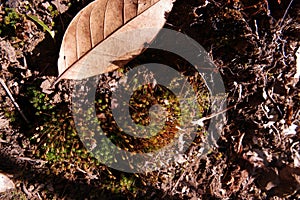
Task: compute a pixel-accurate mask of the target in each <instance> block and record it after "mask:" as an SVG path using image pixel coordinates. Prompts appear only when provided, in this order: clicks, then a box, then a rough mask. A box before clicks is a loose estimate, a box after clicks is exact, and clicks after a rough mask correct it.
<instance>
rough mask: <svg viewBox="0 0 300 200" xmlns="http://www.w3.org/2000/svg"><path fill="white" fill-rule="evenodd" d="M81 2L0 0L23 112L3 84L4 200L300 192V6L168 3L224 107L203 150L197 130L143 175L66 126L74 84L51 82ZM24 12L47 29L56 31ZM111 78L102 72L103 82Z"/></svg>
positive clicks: (6, 75) (8, 66)
mask: <svg viewBox="0 0 300 200" xmlns="http://www.w3.org/2000/svg"><path fill="white" fill-rule="evenodd" d="M89 2H91V1H90V0H79V1H78V0H77V1H76V0H65V1H63V0H55V1H51V0H28V1H20V0H15V1H13V0H7V1H5V0H4V1H2V0H1V5H0V22H1V24H0V31H1V32H0V52H1V53H0V68H1V75H0V78H1V79H3V80H4V82H5V84H6V85H7V87H8V88H9V89H10V91H11V93H12V95H13V97H14V98H15V100H16V102H17V103H18V105H19V106H20V109H21V112H20V111H18V109H17V108H16V107H15V106H14V104H13V102H12V100H11V99H10V98H9V95H8V94H7V93H6V92H5V90H4V88H3V87H1V86H0V102H1V107H0V139H1V140H0V172H4V173H6V174H10V175H12V176H11V177H12V180H13V182H14V183H15V185H16V189H14V190H10V191H7V192H6V193H2V194H0V198H1V199H193V200H196V199H299V198H300V153H299V151H300V143H299V140H300V120H299V119H300V117H299V115H300V82H299V77H295V76H294V75H295V74H296V69H297V66H296V65H297V63H296V52H297V50H298V49H299V46H300V42H299V41H300V16H299V13H300V4H299V1H297V0H294V1H290V0H282V1H280V0H254V1H248V0H235V1H230V0H229V1H221V0H215V1H204V0H203V1H202V0H190V1H184V0H177V1H176V2H175V3H174V7H173V10H172V11H171V12H170V13H169V14H168V20H167V23H166V25H165V27H166V28H170V29H173V30H176V31H180V32H182V33H184V34H186V35H188V36H190V37H192V38H193V39H195V40H196V41H197V42H198V43H199V44H201V45H202V46H203V47H204V48H205V49H206V51H207V52H208V53H209V56H210V58H211V60H212V61H213V63H214V64H215V65H216V66H217V68H218V71H219V73H220V74H221V75H222V78H223V81H224V84H225V88H226V94H227V104H228V108H230V109H228V111H227V112H226V119H225V121H226V124H225V126H224V127H223V129H222V134H221V136H220V139H219V140H218V141H216V145H215V147H214V148H212V149H211V150H210V152H209V154H207V155H205V156H199V155H198V154H199V153H198V152H199V150H200V145H199V144H200V143H201V139H203V138H201V137H199V138H196V141H195V144H194V145H192V146H191V147H190V149H189V151H188V152H187V153H186V155H185V157H184V159H185V162H184V163H179V162H178V163H174V165H172V166H170V167H169V168H168V169H161V170H159V171H156V172H152V173H148V174H127V173H123V172H119V171H117V170H113V169H110V168H108V167H106V166H104V165H102V164H99V163H98V162H97V160H96V159H95V158H93V157H92V156H91V155H90V154H89V153H88V151H87V149H85V148H84V147H83V144H82V143H81V142H80V139H79V137H78V136H77V135H76V133H73V132H70V130H73V129H74V122H73V120H72V115H71V111H70V103H71V90H72V83H73V82H72V81H66V80H63V81H61V82H59V83H58V84H57V85H56V86H55V89H53V90H51V89H49V87H50V84H51V83H53V81H54V80H55V78H56V77H57V75H58V71H57V64H56V63H57V59H58V54H59V48H60V43H61V41H62V37H63V35H64V33H65V30H66V28H67V26H68V24H69V23H70V21H71V20H72V18H73V17H74V16H75V15H76V13H77V12H78V11H79V10H81V9H82V8H84V7H85V6H86V5H87V4H88V3H89ZM290 3H291V4H290ZM49 7H51V8H49ZM9 13H10V15H9ZM11 13H14V15H12V14H11ZM29 14H31V15H35V16H37V17H38V18H39V19H40V20H41V21H42V22H43V23H44V24H45V25H46V26H48V27H49V28H50V29H52V30H55V32H56V34H55V38H51V36H50V34H49V33H48V32H46V31H43V29H42V27H41V26H40V25H39V24H37V23H36V22H34V21H32V20H30V19H29V18H28V17H27V15H29ZM7 17H9V20H10V21H9V22H7V21H5V20H8V18H7ZM146 53H147V52H146ZM181 64H182V63H181ZM299 65H300V63H298V66H299ZM298 68H299V67H298ZM298 73H299V72H298ZM115 74H116V72H113V73H109V74H105V75H103V84H104V85H109V83H110V81H113V80H114V79H115ZM109 89H110V88H109V86H107V90H109ZM101 98H103V99H105V98H107V96H105V95H104V96H102V97H101ZM21 113H23V114H24V116H25V118H24V116H22V114H21ZM204 114H205V115H208V114H209V112H208V111H205V113H204ZM206 125H207V124H206ZM68 130H69V131H68ZM199 141H200V142H199ZM64 149H66V151H64ZM63 152H67V153H63ZM130 181H131V182H130Z"/></svg>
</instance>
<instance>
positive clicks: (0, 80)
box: [0, 78, 30, 124]
mask: <svg viewBox="0 0 300 200" xmlns="http://www.w3.org/2000/svg"><path fill="white" fill-rule="evenodd" d="M0 83H1V85H2V87H3V89H4V90H5V92H6V94H7V95H8V97H9V98H10V100H11V101H12V102H13V104H14V106H15V107H16V109H17V110H18V111H19V113H20V114H21V116H22V117H23V119H24V120H25V122H26V123H27V124H29V123H30V122H29V120H28V119H27V118H26V116H25V115H24V113H23V111H22V110H21V108H20V106H19V104H18V103H17V102H16V101H15V99H14V97H13V96H12V94H11V92H10V90H9V89H8V87H7V86H6V84H5V82H4V81H3V80H2V78H0Z"/></svg>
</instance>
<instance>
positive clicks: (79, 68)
mask: <svg viewBox="0 0 300 200" xmlns="http://www.w3.org/2000/svg"><path fill="white" fill-rule="evenodd" d="M172 5H173V0H142V1H141V0H140V1H138V0H125V1H124V0H96V1H94V2H92V3H90V4H89V5H88V6H87V7H85V8H84V9H82V10H81V11H80V12H79V13H78V14H77V15H76V17H75V18H74V19H73V21H72V22H71V24H70V25H69V27H68V29H67V31H66V33H65V36H64V38H63V42H62V45H61V50H60V56H59V59H58V71H59V78H58V79H57V80H56V82H55V83H57V82H58V81H59V80H60V79H77V80H80V79H83V78H88V77H91V76H95V75H98V74H101V73H106V72H109V71H113V70H115V69H117V68H119V67H121V66H118V65H116V64H113V61H116V60H120V58H121V60H126V58H124V55H128V56H126V57H127V58H128V59H129V58H132V57H134V55H138V54H140V53H141V52H142V51H143V50H144V44H145V43H150V42H151V41H152V40H153V39H154V37H155V36H156V35H157V33H158V32H159V30H160V29H161V27H162V26H163V25H164V23H165V21H166V19H165V14H166V12H169V11H170V10H171V8H172ZM118 64H120V63H118ZM122 64H124V63H122Z"/></svg>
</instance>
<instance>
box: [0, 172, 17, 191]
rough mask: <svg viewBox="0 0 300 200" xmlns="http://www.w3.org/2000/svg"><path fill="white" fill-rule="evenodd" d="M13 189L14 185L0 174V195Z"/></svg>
mask: <svg viewBox="0 0 300 200" xmlns="http://www.w3.org/2000/svg"><path fill="white" fill-rule="evenodd" d="M14 188H15V184H14V183H13V182H12V181H11V180H10V179H9V178H8V177H7V176H6V175H4V174H2V173H0V193H2V192H5V191H7V190H10V189H14Z"/></svg>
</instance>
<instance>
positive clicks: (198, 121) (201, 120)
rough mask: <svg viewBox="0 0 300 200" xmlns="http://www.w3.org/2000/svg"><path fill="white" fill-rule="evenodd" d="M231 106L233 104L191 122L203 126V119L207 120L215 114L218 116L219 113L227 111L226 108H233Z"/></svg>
mask: <svg viewBox="0 0 300 200" xmlns="http://www.w3.org/2000/svg"><path fill="white" fill-rule="evenodd" d="M233 107H234V106H230V107H228V108H226V109H224V110H221V111H219V112H216V113H213V114H211V115H208V116H206V117H202V118H201V119H198V120H197V121H193V122H192V123H193V124H197V125H199V126H202V127H203V126H204V124H203V121H205V120H208V119H211V118H213V117H216V116H218V115H219V114H222V113H224V112H227V111H228V110H230V109H231V108H233Z"/></svg>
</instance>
